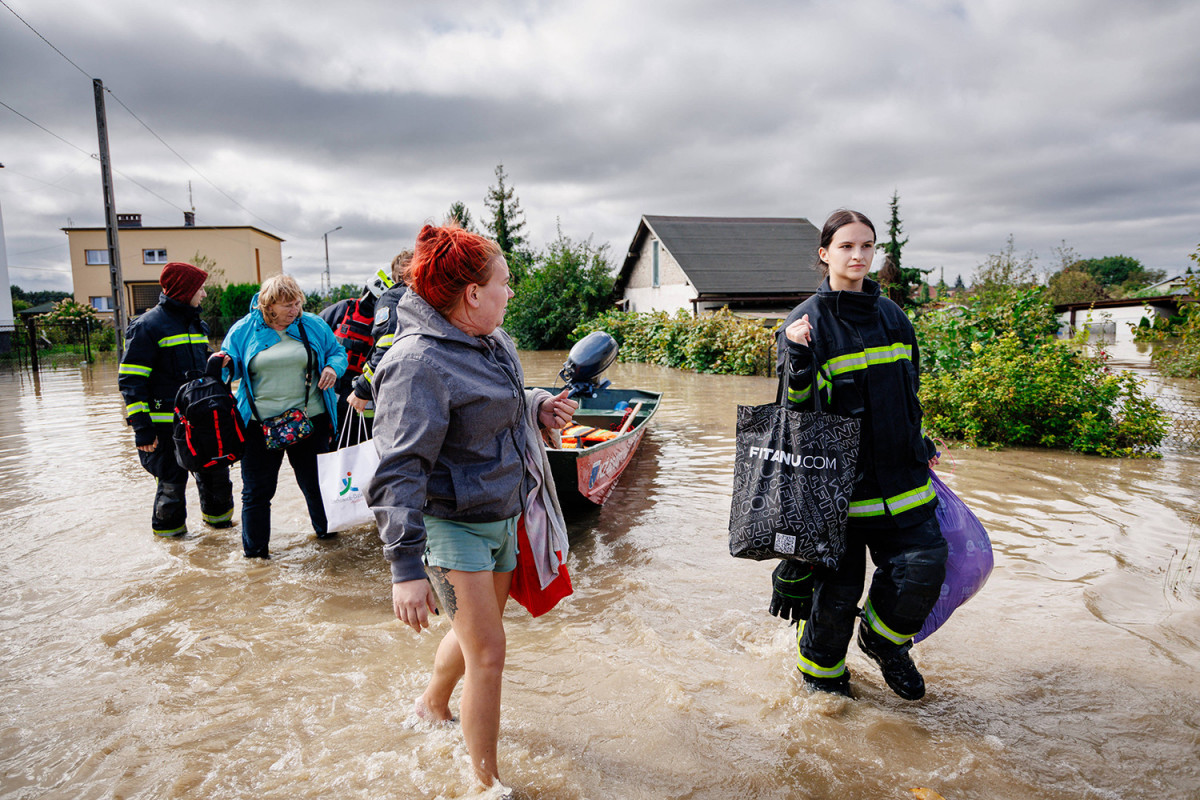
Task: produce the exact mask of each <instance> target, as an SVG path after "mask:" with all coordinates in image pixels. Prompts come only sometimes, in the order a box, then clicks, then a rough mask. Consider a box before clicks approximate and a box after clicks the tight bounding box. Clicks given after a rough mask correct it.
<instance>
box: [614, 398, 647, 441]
mask: <svg viewBox="0 0 1200 800" xmlns="http://www.w3.org/2000/svg"><path fill="white" fill-rule="evenodd" d="M642 402H643V401H641V400H639V401H638V403H637V405H635V406H634V407H633V413H632V414H630V415H629V416H628V417H626V418H625V422H624V423H623V424H622V425H621V430H619V431H617V436H620V435H621V434H623V433H624V432H625V431H627V430H629V426H630V425H632V424H633V421H634V420H635V419H637V415H638V412H639V411H641V410H642Z"/></svg>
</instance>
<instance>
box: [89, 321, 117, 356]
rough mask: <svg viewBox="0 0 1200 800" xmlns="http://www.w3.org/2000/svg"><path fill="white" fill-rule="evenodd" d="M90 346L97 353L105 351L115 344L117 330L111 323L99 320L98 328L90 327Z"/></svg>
mask: <svg viewBox="0 0 1200 800" xmlns="http://www.w3.org/2000/svg"><path fill="white" fill-rule="evenodd" d="M92 346H93V347H95V348H96V351H97V352H99V353H107V352H109V351H111V350H112V349H113V348H114V347H116V346H117V332H116V330H115V329H114V328H113V326H112V325H109V324H108V323H107V322H101V323H100V326H99V327H98V328H93V329H92Z"/></svg>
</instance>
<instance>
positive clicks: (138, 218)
mask: <svg viewBox="0 0 1200 800" xmlns="http://www.w3.org/2000/svg"><path fill="white" fill-rule="evenodd" d="M117 227H118V228H140V227H142V215H141V214H117Z"/></svg>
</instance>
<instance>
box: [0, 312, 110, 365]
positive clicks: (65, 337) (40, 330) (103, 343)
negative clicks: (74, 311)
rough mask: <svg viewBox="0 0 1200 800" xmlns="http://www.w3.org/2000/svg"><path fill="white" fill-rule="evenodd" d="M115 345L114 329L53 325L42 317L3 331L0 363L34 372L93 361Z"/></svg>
mask: <svg viewBox="0 0 1200 800" xmlns="http://www.w3.org/2000/svg"><path fill="white" fill-rule="evenodd" d="M115 343H116V334H115V333H114V331H113V329H112V326H110V325H107V324H105V323H103V322H98V321H96V320H67V321H55V322H51V321H48V320H44V319H42V318H41V317H40V316H34V317H30V318H28V319H25V320H21V321H19V322H18V323H17V324H15V325H11V326H3V327H0V361H7V362H10V363H16V364H20V365H22V366H24V365H26V364H28V365H29V366H31V367H33V368H34V369H35V370H36V369H38V368H39V367H40V365H41V363H42V362H45V361H53V360H56V359H61V358H66V359H78V358H80V357H82V358H83V360H85V361H92V360H93V359H94V358H95V354H96V353H97V352H98V351H104V350H110V349H112V348H113V346H114V345H115Z"/></svg>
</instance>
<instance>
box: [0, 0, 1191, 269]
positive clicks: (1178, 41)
mask: <svg viewBox="0 0 1200 800" xmlns="http://www.w3.org/2000/svg"><path fill="white" fill-rule="evenodd" d="M8 1H9V2H10V3H11V4H12V5H13V7H14V8H15V9H17V10H18V11H19V12H20V13H21V14H22V16H24V17H25V18H26V19H28V20H29V21H30V22H31V23H32V24H34V25H35V26H36V27H38V29H39V30H40V31H41V32H42V33H43V34H44V35H46V36H47V38H49V39H51V41H53V42H54V43H55V45H56V46H58V47H60V49H62V50H63V52H65V53H68V54H69V55H70V56H71V58H72V59H74V60H75V61H76V62H77V63H78V64H80V65H81V66H82V67H83V68H84V69H85V70H86V71H87V72H89V74H95V75H98V76H101V77H103V78H104V80H105V82H106V85H108V86H109V87H110V88H111V89H112V92H113V94H114V95H115V97H117V98H120V100H121V101H123V102H124V103H126V104H128V105H129V106H130V107H131V108H132V109H134V111H135V112H136V113H137V115H138V116H139V117H140V118H141V119H142V120H143V121H145V123H146V124H148V125H149V126H151V127H152V128H153V130H154V131H155V132H156V133H157V134H158V135H159V136H161V137H162V138H163V139H165V140H166V141H167V142H168V143H169V144H170V146H171V147H172V148H173V149H175V150H176V151H177V152H178V153H180V154H181V155H183V156H184V157H185V158H186V159H187V161H188V162H189V163H190V164H191V165H192V167H194V168H195V169H192V168H189V167H188V166H187V165H185V164H183V163H182V162H181V161H180V160H179V159H178V158H177V157H176V156H175V155H173V154H172V153H171V152H170V151H168V150H167V149H166V148H165V147H164V146H162V145H161V144H160V143H159V142H158V141H156V140H155V138H154V137H153V135H151V134H150V133H149V132H147V131H146V130H145V128H143V127H142V126H141V124H139V123H138V122H137V121H136V120H134V119H132V118H131V117H130V116H129V115H128V113H127V112H126V111H125V110H124V109H123V108H121V107H120V105H119V104H117V103H115V102H112V101H111V100H110V102H109V103H108V112H109V116H110V123H111V126H112V148H113V154H114V165H115V166H116V168H117V169H119V170H120V172H121V173H122V174H121V175H119V176H118V177H117V179H116V183H117V192H118V204H119V205H120V206H121V207H122V208H123V209H126V210H135V211H141V212H143V213H144V214H145V215H146V216H147V219H148V220H149V221H151V222H152V223H153V224H174V223H175V222H176V221H177V220H178V218H179V215H180V213H181V211H182V209H183V208H186V207H188V205H189V202H194V203H195V204H196V206H197V211H198V214H199V216H200V218H201V220H203V221H206V222H208V223H211V224H253V225H258V226H259V227H265V228H267V229H268V230H272V231H273V232H276V233H279V234H280V235H281V236H284V237H285V238H286V239H287V242H286V243H285V245H284V255H285V257H286V256H291V258H290V259H289V261H288V262H287V263H288V269H289V271H294V272H296V274H297V275H298V276H299V277H300V278H301V280H302V282H304V283H305V285H306V286H308V287H315V285H316V281H317V280H318V273H320V272H323V270H324V248H323V240H322V237H321V234H322V233H323V232H325V231H328V230H331V229H333V228H335V227H336V226H338V225H341V226H342V230H340V231H337V232H336V233H334V234H332V235H331V236H330V251H331V252H330V261H331V265H330V269H331V272H332V273H333V277H334V281H335V283H336V282H342V281H343V280H353V281H357V280H358V279H359V276H361V275H364V274H366V273H368V272H370V271H372V270H373V269H375V268H376V266H377V265H378V264H380V263H381V262H382V261H386V260H387V259H390V257H391V256H392V255H393V254H394V253H395V251H396V250H397V249H399V247H401V246H403V245H404V244H405V243H406V242H411V240H412V238H413V236H414V235H415V233H416V230H417V228H418V227H419V226H420V224H421V223H422V222H425V221H439V220H440V218H441V217H442V215H444V214H445V212H446V210H447V209H448V208H449V206H450V204H451V203H452V202H455V201H462V202H465V203H466V204H467V205H468V207H469V209H470V210H471V213H472V214H473V216H474V217H475V219H476V221H477V222H479V221H482V218H483V217H484V216H485V215H486V209H485V208H484V205H483V202H482V201H483V196H484V193H485V192H486V190H487V188H488V186H489V185H492V184H493V183H494V175H493V170H494V168H495V166H496V165H497V164H500V163H503V164H504V166H505V169H506V170H507V173H508V176H509V183H510V185H512V186H513V187H514V188H515V189H516V191H517V194H518V197H519V198H520V202H521V205H522V207H523V208H524V210H525V214H526V220H527V222H528V231H527V232H528V233H529V235H530V238H531V239H532V240H533V243H534V244H535V245H537V246H542V245H544V244H546V242H547V241H548V240H549V239H551V238H553V236H554V235H555V233H556V229H557V228H558V226H559V225H561V227H562V230H563V231H564V233H566V234H568V235H570V236H573V237H575V238H584V237H586V236H588V235H589V234H591V235H594V239H595V240H596V241H597V242H609V243H611V244H612V247H613V250H614V252H617V253H620V252H622V251H623V249H624V248H625V246H626V245H627V244H628V243H629V239H630V238H631V237H632V235H633V233H634V230H635V228H636V225H637V221H638V217H639V215H641V214H643V213H657V214H712V215H748V216H749V215H787V216H806V217H809V218H810V219H812V220H813V221H814V222H815V223H817V224H818V225H819V224H820V223H821V222H822V221H823V219H824V216H825V215H826V214H827V213H829V212H830V211H832V210H833V209H835V208H837V207H840V206H851V207H859V208H861V209H862V210H864V211H866V212H867V213H868V214H870V215H872V216H873V217H875V221H876V223H877V225H879V226H880V227H881V228H882V227H883V223H884V222H885V221H886V216H887V204H888V201H889V199H890V197H891V195H892V192H893V191H898V192H899V194H900V198H901V214H902V217H903V220H904V223H905V235H907V236H908V237H909V244H908V246H907V248H906V250H905V261H906V262H907V263H910V264H914V265H919V266H922V267H925V268H930V269H939V268H943V267H944V268H945V270H946V274H947V278H948V279H949V280H953V278H954V277H955V276H957V274H959V273H966V274H967V275H968V278H969V273H970V272H971V270H972V269H973V268H974V267H975V266H976V265H978V264H980V263H982V262H983V261H984V260H985V259H986V258H987V256H988V254H989V253H995V252H998V251H999V250H1001V249H1002V248H1003V247H1004V246H1005V245H1006V242H1007V240H1008V237H1009V236H1010V235H1011V236H1012V237H1013V238H1014V242H1015V247H1016V248H1017V249H1018V250H1019V251H1022V252H1024V251H1027V250H1032V251H1035V252H1036V253H1037V254H1038V255H1039V257H1040V258H1042V260H1043V261H1045V260H1048V259H1049V258H1051V251H1052V249H1053V248H1054V247H1056V246H1058V245H1059V244H1060V243H1061V242H1063V241H1064V240H1065V241H1066V242H1067V243H1068V244H1069V245H1070V246H1073V247H1074V248H1076V249H1077V250H1078V251H1079V252H1080V254H1081V255H1084V256H1101V255H1109V254H1115V253H1118V252H1121V253H1125V254H1128V255H1132V256H1134V257H1136V258H1139V259H1141V260H1142V261H1143V262H1145V263H1146V264H1147V266H1149V267H1152V268H1164V269H1168V270H1172V271H1181V270H1182V268H1183V267H1184V266H1186V264H1187V263H1190V262H1188V260H1187V255H1188V254H1189V253H1191V252H1193V251H1194V250H1195V245H1196V242H1195V241H1194V240H1196V239H1197V238H1198V235H1197V232H1196V231H1197V228H1200V192H1197V184H1198V183H1200V180H1198V179H1200V174H1198V168H1197V167H1196V166H1195V164H1196V159H1195V158H1194V156H1193V155H1192V154H1193V153H1194V152H1195V150H1196V146H1197V142H1198V140H1200V127H1198V123H1197V119H1198V118H1200V113H1198V112H1200V85H1198V84H1200V69H1198V68H1197V67H1198V66H1200V65H1198V64H1197V57H1196V55H1195V49H1194V48H1193V47H1191V46H1190V43H1191V42H1194V41H1195V40H1196V38H1197V34H1200V9H1198V8H1197V7H1196V6H1195V4H1192V3H1182V2H1180V3H1173V2H1164V3H1156V4H1154V5H1153V6H1145V5H1133V4H1128V3H1121V2H1116V0H1102V1H1101V2H1083V0H1073V1H1067V2H1059V3H1053V4H1051V3H1045V2H1033V0H1028V2H1014V3H994V2H980V3H969V4H964V3H956V2H950V1H949V0H914V1H913V2H895V1H894V0H869V1H868V2H860V3H854V4H842V3H834V2H828V1H827V0H814V1H813V2H804V3H791V2H769V3H768V2H754V3H748V4H736V5H732V6H731V5H729V4H727V3H717V2H707V1H706V2H664V3H655V4H637V3H630V2H609V3H601V4H541V3H529V2H516V1H515V0H514V1H513V2H505V3H500V4H488V5H487V6H486V7H482V6H477V5H471V6H469V7H468V6H466V5H460V4H455V3H445V4H441V3H439V4H429V3H396V4H380V3H371V2H365V0H364V1H363V2H355V1H354V0H349V1H348V2H344V3H341V4H338V5H337V6H336V7H334V6H329V5H327V4H318V3H309V2H299V3H295V4H291V5H289V6H288V7H287V9H286V13H285V12H284V11H283V10H282V8H280V7H274V6H269V5H261V6H260V5H258V4H246V3H228V2H200V3H195V4H191V5H189V6H182V5H176V4H161V3H149V2H144V1H143V0H115V2H114V3H111V4H108V5H106V6H105V7H104V8H102V9H101V8H100V7H97V6H95V5H94V4H83V3H78V2H70V3H59V4H57V5H56V6H55V7H53V8H50V7H49V6H43V5H35V4H32V3H30V2H29V1H28V0H21V2H18V0H8ZM468 11H469V13H468ZM0 43H2V45H3V46H0V71H2V74H3V75H4V76H5V77H6V78H9V77H10V76H20V80H11V79H10V80H5V81H4V82H3V84H0V86H3V89H0V100H4V101H5V102H6V103H9V104H10V105H13V106H14V107H15V108H18V109H19V110H20V111H22V112H23V113H26V114H28V115H29V116H30V117H32V118H34V119H36V120H37V121H38V122H40V123H41V124H43V125H46V126H47V127H49V128H51V129H52V130H53V131H54V132H55V133H57V134H59V135H61V136H63V137H64V138H66V139H68V140H70V141H71V142H72V143H73V144H75V145H77V146H79V147H81V148H83V149H84V150H86V151H87V152H89V153H90V152H94V150H95V147H96V145H95V130H94V116H93V111H92V97H91V86H90V83H89V81H88V79H87V78H86V77H85V76H84V75H82V74H80V72H79V71H77V70H76V69H75V68H74V67H72V66H71V65H69V64H67V63H66V62H65V61H63V60H62V58H61V57H60V56H58V55H57V54H55V53H54V52H53V51H52V50H50V49H49V48H47V47H46V46H45V44H44V43H42V42H41V41H40V40H38V39H37V38H36V37H35V36H33V35H32V34H31V33H30V32H29V30H28V29H27V28H25V27H24V26H23V25H21V24H20V23H19V22H18V21H16V20H15V19H14V18H12V17H11V15H8V14H7V12H5V11H4V10H3V9H0ZM0 141H3V143H4V148H5V149H4V152H3V153H2V154H0V162H4V163H6V164H8V165H9V167H10V169H9V170H5V171H4V172H3V173H0V180H2V182H0V201H3V203H4V213H5V222H6V229H7V234H8V240H9V248H8V249H9V254H10V262H12V263H13V264H18V263H20V264H21V265H22V266H29V267H39V268H43V267H44V268H55V267H61V266H62V265H64V264H65V260H66V245H65V237H64V236H63V235H62V234H61V232H59V231H58V230H57V229H58V228H59V227H62V226H63V225H65V224H66V220H67V218H68V217H69V218H72V219H73V220H74V221H75V223H76V224H99V222H100V220H101V208H100V205H99V179H98V177H97V173H96V169H95V165H94V162H91V161H90V159H88V157H87V156H86V155H84V154H81V153H79V152H78V151H76V150H74V149H72V148H71V147H68V146H66V145H63V144H62V143H61V142H58V141H56V140H55V139H53V138H52V137H50V136H48V135H46V134H45V133H43V132H41V131H39V130H37V129H36V128H33V127H32V126H30V125H29V124H28V123H26V122H25V121H24V120H21V119H20V118H17V117H14V116H13V115H11V114H9V113H8V112H6V111H4V110H3V109H0ZM6 173H7V174H6ZM209 181H211V183H212V184H216V186H215V187H214V186H212V185H211V184H210V183H209ZM189 182H190V183H191V187H192V189H191V193H190V195H189V192H188V183H189ZM160 197H161V198H164V199H160ZM189 197H190V200H189ZM230 198H232V199H230ZM14 280H24V274H20V273H16V272H14Z"/></svg>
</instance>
